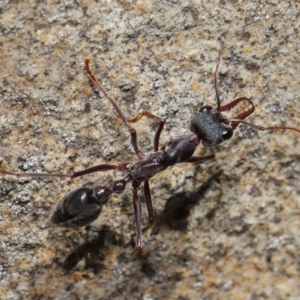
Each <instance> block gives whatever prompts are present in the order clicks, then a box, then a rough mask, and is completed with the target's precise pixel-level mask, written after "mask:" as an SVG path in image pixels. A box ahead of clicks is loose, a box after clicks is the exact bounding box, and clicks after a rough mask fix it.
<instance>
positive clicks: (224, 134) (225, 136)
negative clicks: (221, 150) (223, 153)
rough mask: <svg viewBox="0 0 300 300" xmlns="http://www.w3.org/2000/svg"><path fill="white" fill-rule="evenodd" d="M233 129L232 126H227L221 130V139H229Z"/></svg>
mask: <svg viewBox="0 0 300 300" xmlns="http://www.w3.org/2000/svg"><path fill="white" fill-rule="evenodd" d="M232 134H233V130H232V128H230V127H229V128H227V129H225V130H224V131H223V132H222V139H223V140H229V139H230V138H231V137H232Z"/></svg>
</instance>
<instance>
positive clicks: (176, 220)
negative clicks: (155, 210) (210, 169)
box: [152, 170, 223, 233]
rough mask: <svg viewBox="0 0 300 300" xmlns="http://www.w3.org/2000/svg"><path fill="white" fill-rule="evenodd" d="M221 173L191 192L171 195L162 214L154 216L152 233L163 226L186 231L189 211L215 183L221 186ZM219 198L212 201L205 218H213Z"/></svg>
mask: <svg viewBox="0 0 300 300" xmlns="http://www.w3.org/2000/svg"><path fill="white" fill-rule="evenodd" d="M222 173H223V172H222V170H219V171H217V172H216V173H214V174H213V175H211V176H210V177H209V178H208V179H207V180H206V181H205V182H204V183H203V184H202V185H201V186H200V187H199V188H197V190H195V191H193V192H180V193H176V194H173V195H172V196H171V197H170V198H169V199H168V200H167V203H166V205H165V209H164V210H163V211H162V213H161V214H160V215H158V216H156V221H155V224H154V227H153V228H152V231H153V233H155V232H156V231H158V230H159V228H161V227H163V226H165V225H166V226H168V227H169V228H171V229H173V230H177V231H185V230H187V227H188V220H189V215H190V212H191V210H192V209H193V208H194V207H195V206H197V205H198V204H199V202H200V201H201V200H203V199H205V194H206V192H207V191H209V190H211V189H212V187H213V186H214V185H215V184H216V183H217V184H219V185H220V186H221V182H220V181H221V178H220V177H221V175H222ZM217 189H221V187H217ZM220 194H222V193H220ZM220 196H221V195H219V196H218V198H219V199H217V200H214V202H215V205H214V207H212V208H211V209H210V210H209V211H208V212H207V213H206V214H205V218H207V219H211V218H213V216H214V215H215V213H216V211H217V210H218V208H219V207H220V204H221V203H220ZM210 202H211V199H210Z"/></svg>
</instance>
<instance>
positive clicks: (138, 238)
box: [132, 187, 142, 250]
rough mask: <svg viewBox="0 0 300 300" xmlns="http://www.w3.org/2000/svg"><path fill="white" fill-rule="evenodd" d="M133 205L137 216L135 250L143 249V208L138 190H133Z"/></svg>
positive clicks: (134, 188)
mask: <svg viewBox="0 0 300 300" xmlns="http://www.w3.org/2000/svg"><path fill="white" fill-rule="evenodd" d="M132 204H133V209H134V216H135V228H136V242H135V249H136V250H141V249H142V220H141V219H142V206H141V201H140V199H139V197H138V193H137V188H136V187H133V188H132Z"/></svg>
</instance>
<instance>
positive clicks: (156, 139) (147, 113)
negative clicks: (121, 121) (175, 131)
mask: <svg viewBox="0 0 300 300" xmlns="http://www.w3.org/2000/svg"><path fill="white" fill-rule="evenodd" d="M144 116H146V117H148V118H149V119H154V120H155V121H157V122H159V125H158V128H157V130H156V133H155V136H154V140H153V147H154V151H158V147H159V138H160V134H161V132H162V130H163V128H164V125H165V123H166V120H165V119H163V118H161V117H158V116H156V115H154V114H152V113H151V112H150V111H148V110H145V111H143V112H141V113H139V114H138V115H137V116H136V117H135V118H132V119H128V120H127V121H128V122H131V123H135V122H137V121H139V120H140V119H141V118H142V117H144Z"/></svg>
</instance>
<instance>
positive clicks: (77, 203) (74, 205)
mask: <svg viewBox="0 0 300 300" xmlns="http://www.w3.org/2000/svg"><path fill="white" fill-rule="evenodd" d="M101 209H102V204H101V203H99V201H98V200H97V198H96V197H95V196H94V191H93V189H90V188H79V189H76V190H73V191H71V192H69V193H68V194H67V195H66V196H65V197H64V198H62V199H61V200H60V201H59V202H58V204H57V205H56V207H55V209H54V211H53V213H52V216H51V221H52V222H53V223H54V224H56V225H58V226H62V227H81V226H86V225H89V224H91V223H92V222H93V221H95V220H96V219H97V218H98V217H99V215H100V213H101Z"/></svg>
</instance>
